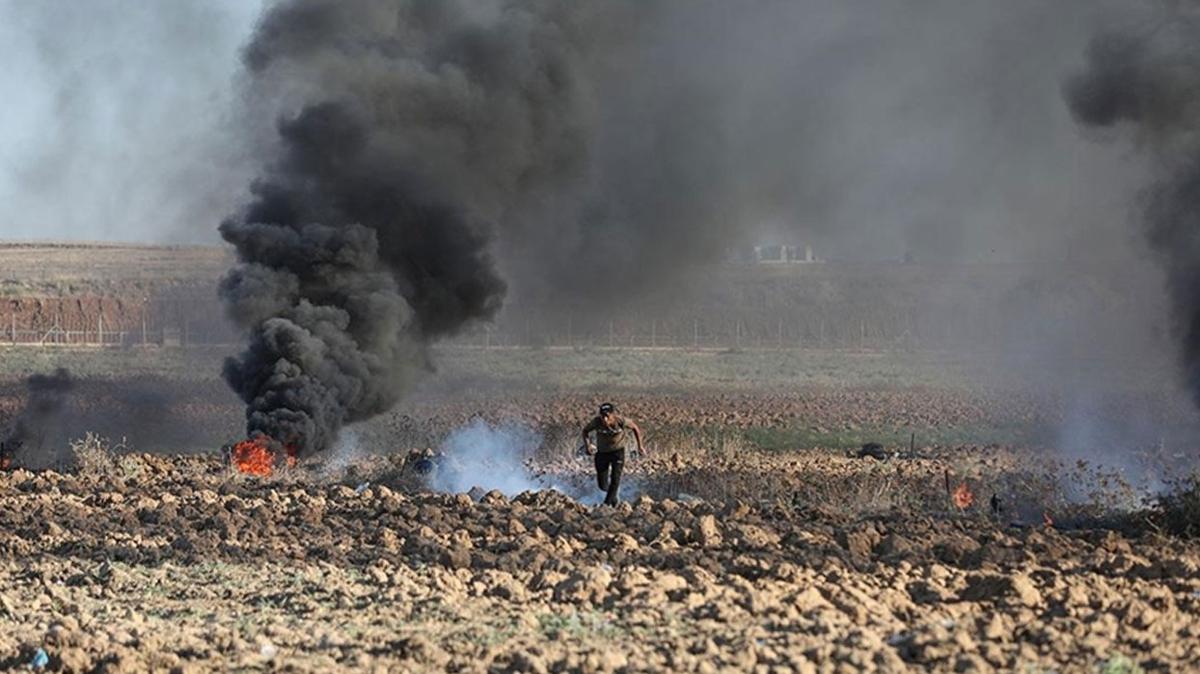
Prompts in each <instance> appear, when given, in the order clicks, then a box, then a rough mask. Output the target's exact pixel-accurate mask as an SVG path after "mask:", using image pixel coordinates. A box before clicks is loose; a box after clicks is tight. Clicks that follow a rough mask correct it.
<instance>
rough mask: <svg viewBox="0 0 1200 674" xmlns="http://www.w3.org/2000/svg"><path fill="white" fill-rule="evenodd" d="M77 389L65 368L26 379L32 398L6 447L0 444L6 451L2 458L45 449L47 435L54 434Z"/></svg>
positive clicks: (27, 402) (17, 421) (26, 403)
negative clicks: (73, 392)
mask: <svg viewBox="0 0 1200 674" xmlns="http://www.w3.org/2000/svg"><path fill="white" fill-rule="evenodd" d="M74 387H75V382H74V379H73V378H72V377H71V374H70V373H69V372H67V371H66V370H65V369H63V368H58V369H57V370H55V371H54V373H53V374H49V375H45V374H35V375H31V376H30V377H29V378H28V379H26V380H25V388H26V390H27V391H28V396H29V397H28V398H27V400H26V401H25V407H24V408H23V409H22V410H21V413H20V414H19V415H17V419H16V421H15V422H13V426H12V428H11V429H10V431H9V432H8V434H7V435H6V436H5V438H4V441H3V443H0V447H2V448H3V451H2V452H0V454H3V455H4V456H5V457H6V458H9V459H11V458H13V456H14V455H15V454H16V453H17V452H18V451H30V450H39V449H41V448H42V447H43V445H44V444H45V442H46V439H47V437H46V436H47V434H48V433H49V432H50V431H52V430H54V427H55V425H56V422H57V419H58V416H59V414H60V413H61V412H62V409H63V407H64V406H65V405H66V402H67V396H68V394H69V393H70V392H71V390H72V389H73V388H74Z"/></svg>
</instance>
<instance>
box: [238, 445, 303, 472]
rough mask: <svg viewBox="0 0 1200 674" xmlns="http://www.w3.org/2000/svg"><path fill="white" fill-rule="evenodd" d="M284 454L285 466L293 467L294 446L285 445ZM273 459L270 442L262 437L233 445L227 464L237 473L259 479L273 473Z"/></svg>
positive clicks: (294, 460)
mask: <svg viewBox="0 0 1200 674" xmlns="http://www.w3.org/2000/svg"><path fill="white" fill-rule="evenodd" d="M284 452H285V454H286V457H285V462H286V464H287V466H288V467H289V468H290V467H292V466H295V465H296V446H295V445H287V446H285V447H284ZM275 458H276V457H275V450H273V449H271V444H270V440H268V439H267V438H265V437H263V436H258V437H256V438H253V439H251V440H242V441H241V442H239V443H237V444H236V445H234V446H233V450H232V451H230V453H229V462H230V463H232V464H233V467H234V468H237V469H238V472H241V473H245V474H247V475H257V476H259V477H267V476H269V475H270V474H271V473H273V472H274V471H275Z"/></svg>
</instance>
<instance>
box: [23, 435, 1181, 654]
mask: <svg viewBox="0 0 1200 674" xmlns="http://www.w3.org/2000/svg"><path fill="white" fill-rule="evenodd" d="M962 451H966V450H962ZM973 451H976V452H979V454H980V455H979V456H978V457H977V458H979V459H980V461H979V463H978V465H979V466H991V467H992V468H980V469H979V470H977V471H976V472H974V473H970V474H969V475H968V474H967V473H962V474H961V477H969V479H970V481H971V484H973V485H974V486H975V488H976V489H977V490H981V489H983V488H984V487H985V486H986V485H988V484H990V483H993V482H994V481H995V480H998V479H999V478H998V477H997V476H998V475H999V474H1000V472H1001V471H1002V470H1003V469H1002V468H996V466H1002V465H1007V464H1010V463H1011V461H1010V460H1011V459H1012V458H1013V457H1014V456H1016V454H1015V453H1014V452H1013V451H1010V450H1005V449H1001V448H993V449H991V450H984V449H977V450H973ZM951 457H953V452H943V453H940V454H939V453H937V452H935V453H933V455H931V456H927V457H923V458H915V459H904V460H901V459H897V460H892V461H887V462H876V461H874V460H872V459H853V458H842V457H837V456H832V455H830V454H829V453H828V452H793V453H786V454H776V455H771V456H767V455H760V454H756V453H746V454H744V455H742V456H736V457H730V458H727V459H721V458H715V457H699V456H697V457H681V456H659V457H655V458H652V459H641V460H638V461H634V462H633V464H632V465H631V470H630V483H631V484H633V485H641V486H640V487H638V489H639V490H640V491H641V492H642V494H643V495H642V496H640V497H638V498H636V499H635V500H634V501H633V502H627V503H623V504H621V505H620V506H618V507H616V508H607V507H590V506H585V505H581V504H580V503H579V502H577V501H576V500H574V499H572V498H569V497H568V496H567V495H565V494H563V493H559V492H557V491H551V490H547V491H540V492H532V493H525V494H521V495H518V496H514V497H511V498H510V497H505V496H503V495H501V494H500V493H498V492H492V493H486V494H485V493H475V494H473V495H465V494H460V495H444V494H434V493H429V492H427V491H425V490H423V489H422V488H421V484H420V483H419V482H417V481H414V479H413V475H412V473H411V471H409V470H406V469H405V465H404V464H405V463H406V461H407V457H405V456H403V455H395V456H390V457H374V458H370V459H364V460H363V461H362V462H361V463H360V464H359V465H357V466H355V467H354V468H353V469H352V470H351V471H350V472H339V473H337V474H331V473H330V472H329V471H327V470H325V467H324V466H322V465H321V462H320V461H319V460H316V459H310V460H309V461H308V462H306V463H304V464H302V465H301V466H300V467H298V468H296V469H291V470H287V471H281V472H280V473H278V474H277V475H275V476H272V477H270V478H266V479H259V478H251V477H246V476H241V475H237V474H234V473H232V472H231V470H230V469H229V468H228V467H226V466H224V465H223V464H222V463H221V462H220V460H219V459H218V458H217V457H215V456H213V457H186V458H185V457H163V456H151V455H126V456H110V455H106V454H104V453H102V452H99V453H93V454H92V455H89V456H83V457H82V458H83V460H82V463H80V465H79V466H78V467H77V468H75V469H73V470H69V471H65V472H54V471H40V472H36V473H35V472H29V471H26V470H17V471H14V472H11V473H8V474H5V475H3V476H0V560H2V561H0V658H2V660H0V664H2V665H3V666H6V667H18V666H22V665H24V664H26V663H29V662H31V661H32V660H33V658H34V657H35V654H36V652H37V651H36V649H38V648H41V649H43V650H44V652H45V653H46V654H47V656H48V659H49V661H48V664H47V668H48V669H49V670H53V671H70V672H90V671H146V670H154V671H231V670H240V671H281V670H282V671H296V672H306V671H345V670H363V671H452V672H492V671H496V672H567V671H585V672H641V671H652V672H677V671H695V672H713V671H739V672H741V671H756V672H785V671H786V672H790V671H800V672H862V671H880V672H904V671H946V672H950V671H957V672H985V671H1037V672H1044V671H1059V672H1094V671H1097V669H1098V668H1099V667H1105V666H1108V667H1127V668H1126V669H1113V670H1105V671H1135V670H1133V669H1129V668H1128V667H1133V666H1134V664H1135V663H1139V664H1140V666H1141V667H1143V668H1145V669H1146V670H1151V671H1188V670H1192V669H1195V668H1197V667H1200V639H1198V638H1197V637H1200V548H1198V546H1197V545H1196V544H1195V543H1190V542H1186V541H1182V540H1178V539H1173V538H1170V537H1166V536H1161V535H1157V534H1155V533H1153V532H1152V531H1151V530H1149V529H1148V528H1147V527H1144V526H1142V527H1139V526H1136V525H1130V526H1122V525H1109V526H1100V525H1099V523H1098V521H1094V520H1086V519H1083V520H1079V521H1078V522H1077V523H1075V524H1073V525H1071V526H1070V528H1066V527H1063V528H1060V527H1062V525H1061V524H1059V525H1056V526H1047V525H1046V524H1045V523H1044V522H1042V521H1041V520H1040V518H1039V520H1038V521H1036V522H1032V523H1030V522H1020V521H1019V520H1020V518H1019V517H1016V515H1015V513H1013V512H1009V511H1008V510H1009V509H1008V508H1006V509H1005V510H1003V511H1002V512H1000V513H995V512H992V511H991V510H990V509H989V508H988V507H987V506H986V504H985V503H984V502H983V500H984V499H980V502H978V503H976V504H974V505H972V506H971V507H969V508H967V509H965V510H959V509H957V508H955V507H954V506H952V505H950V504H949V502H948V500H947V499H946V496H945V494H944V491H943V489H944V487H943V484H942V483H943V476H944V471H945V470H947V469H950V468H952V467H954V468H953V469H954V470H956V471H960V472H961V471H963V470H964V469H963V468H961V467H956V466H961V462H960V461H959V459H954V458H951ZM532 468H533V469H534V470H535V471H541V472H543V473H545V474H554V475H557V476H558V477H559V478H561V479H562V480H564V481H565V483H571V481H572V479H573V480H575V482H576V483H578V484H580V485H583V484H586V483H588V482H590V480H591V477H590V476H589V475H588V473H587V468H586V464H585V463H584V462H583V461H582V460H575V461H572V460H567V459H563V460H558V461H555V462H553V463H550V464H546V465H541V466H536V465H535V466H532ZM988 471H991V472H988ZM960 472H956V473H955V474H954V479H955V481H957V480H958V479H959V477H960ZM705 485H708V489H709V497H698V496H696V495H695V494H694V493H693V492H702V493H703V492H704V489H705V488H706V487H705ZM712 485H724V486H723V487H722V488H725V489H726V492H725V497H724V498H719V497H717V496H718V495H716V494H715V492H713V491H712V489H713V487H712ZM839 485H840V486H839ZM684 487H686V488H687V489H690V490H691V492H686V491H685V490H684ZM1006 493H1008V492H1006ZM981 495H982V492H981ZM871 498H874V499H875V501H874V502H873V505H871V507H867V505H864V504H862V503H861V502H862V501H864V500H869V499H871ZM855 503H859V504H860V506H862V507H859V508H854V507H852V506H853V505H854V504H855ZM1126 524H1128V523H1126Z"/></svg>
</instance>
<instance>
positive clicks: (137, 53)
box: [0, 0, 1147, 259]
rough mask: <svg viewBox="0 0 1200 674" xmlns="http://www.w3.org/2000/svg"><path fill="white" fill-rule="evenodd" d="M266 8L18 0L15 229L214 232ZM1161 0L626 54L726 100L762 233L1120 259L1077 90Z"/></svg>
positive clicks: (620, 114)
mask: <svg viewBox="0 0 1200 674" xmlns="http://www.w3.org/2000/svg"><path fill="white" fill-rule="evenodd" d="M264 1H265V0H264ZM263 4H264V2H263V1H260V0H169V1H162V2H158V1H146V0H88V1H87V2H80V1H78V0H0V60H2V61H3V62H4V64H5V67H4V68H0V90H2V91H4V92H5V101H4V104H3V106H0V238H4V239H8V238H54V239H102V240H126V241H147V242H216V241H217V240H218V237H217V235H216V225H217V223H218V222H219V221H220V220H221V219H222V218H223V217H224V216H226V215H227V214H229V213H230V212H231V211H232V210H233V208H234V207H235V206H236V205H237V204H239V203H241V202H243V201H244V200H245V190H246V186H247V185H248V183H249V181H250V179H251V178H252V176H253V175H254V168H255V164H254V162H253V161H252V159H251V157H250V153H249V152H248V151H246V150H245V149H244V148H245V146H246V145H245V143H244V141H243V140H241V139H244V137H245V136H244V132H245V129H246V128H247V124H246V121H247V120H246V119H245V117H246V116H247V115H246V113H245V110H246V108H244V107H242V106H240V105H239V101H238V98H237V94H236V93H235V92H237V91H239V89H238V85H237V83H238V77H239V73H240V70H241V64H240V51H239V48H240V47H241V46H242V45H244V44H245V42H246V40H247V39H248V37H249V36H250V34H251V31H252V28H253V26H254V23H255V20H256V18H257V17H258V15H259V13H260V10H261V8H262V7H263ZM664 4H667V3H664ZM680 7H682V8H683V10H684V11H679V9H678V8H680ZM1145 7H1147V4H1146V3H1141V2H1136V1H1135V0H1128V1H1125V2H1120V1H1115V0H1061V1H1056V2H1053V3H1051V2H1046V1H1045V0H1036V1H1034V0H1013V1H1012V2H1004V3H999V2H995V1H993V0H973V1H972V0H951V1H948V0H915V1H913V2H906V3H903V4H896V3H891V2H853V3H849V2H826V1H822V0H796V1H795V2H778V1H776V0H760V1H757V2H751V1H749V0H747V2H745V3H744V4H739V3H736V2H720V3H714V2H703V1H698V2H696V3H694V4H691V5H689V4H687V3H677V4H676V9H675V10H674V14H672V15H671V20H670V21H666V22H663V23H661V24H658V25H654V26H651V27H649V28H645V30H646V31H659V33H658V34H655V33H651V34H650V35H651V37H652V38H653V39H652V41H651V42H650V43H649V44H652V45H654V46H653V47H652V48H650V49H648V50H646V51H644V52H642V53H638V54H636V55H634V56H631V58H647V59H654V60H655V64H653V65H652V67H651V68H649V69H644V70H642V73H651V75H653V74H654V73H657V72H661V71H663V70H665V71H666V72H673V73H675V75H673V78H674V79H675V81H676V82H683V83H686V86H687V87H689V91H690V92H692V94H694V95H695V97H696V100H697V101H700V103H698V104H700V105H706V106H708V108H709V111H710V112H709V113H707V114H708V115H709V117H708V119H709V121H703V122H702V123H706V124H707V123H711V124H712V129H713V133H716V134H720V137H721V139H722V146H721V147H722V148H723V150H722V151H723V152H724V153H725V154H724V155H723V156H722V158H721V159H720V161H722V162H725V163H724V164H723V165H722V166H721V167H718V170H723V171H728V172H730V173H732V174H736V175H737V176H739V179H738V180H736V181H732V182H728V181H727V183H726V185H727V186H728V187H730V188H731V189H732V192H730V193H729V194H727V195H722V200H721V204H722V206H723V207H728V208H731V209H732V212H733V213H734V215H732V216H730V218H731V219H734V220H738V222H736V223H733V226H734V227H739V228H743V227H744V228H749V227H758V228H759V229H762V230H765V231H767V232H768V233H767V234H765V235H762V236H758V238H759V239H760V240H764V241H765V240H772V239H788V240H792V241H797V240H800V241H810V240H811V241H813V242H815V243H817V245H818V252H819V253H822V254H825V255H832V256H835V257H836V256H847V255H855V254H857V255H862V256H867V257H897V256H899V255H901V254H903V252H904V251H905V250H906V249H910V250H913V251H914V252H915V253H916V254H917V255H918V257H930V256H949V257H961V258H966V259H987V258H989V257H992V256H998V257H1001V258H1014V257H1015V258H1018V259H1023V258H1042V259H1046V258H1048V259H1060V258H1062V257H1064V256H1070V255H1077V254H1080V252H1081V251H1083V252H1084V253H1085V254H1086V253H1087V252H1088V251H1093V252H1096V254H1099V255H1103V254H1105V251H1107V250H1108V249H1110V248H1117V247H1119V245H1120V244H1121V243H1122V237H1123V236H1125V226H1126V224H1127V223H1126V220H1127V219H1128V218H1129V201H1130V199H1129V197H1130V196H1131V189H1132V186H1135V185H1138V184H1140V181H1138V180H1135V179H1133V177H1131V176H1130V173H1131V172H1132V171H1134V169H1133V168H1131V166H1132V161H1131V160H1130V159H1129V157H1130V156H1131V155H1130V153H1128V152H1127V151H1125V150H1123V149H1122V148H1120V147H1116V146H1114V145H1111V144H1110V145H1105V144H1096V143H1093V142H1090V140H1089V139H1087V138H1084V137H1083V133H1081V132H1080V130H1079V129H1078V127H1077V126H1076V125H1075V124H1074V123H1073V122H1072V120H1071V119H1070V115H1069V113H1068V111H1067V110H1066V109H1065V106H1064V105H1063V103H1062V98H1061V92H1060V85H1061V82H1062V79H1063V77H1064V76H1065V75H1066V74H1067V73H1068V72H1069V71H1070V70H1071V69H1072V68H1075V67H1078V65H1079V64H1080V63H1082V58H1083V48H1084V45H1085V44H1086V41H1087V39H1088V38H1089V37H1090V35H1092V34H1093V33H1094V31H1095V30H1096V29H1097V26H1098V25H1103V24H1105V23H1113V22H1117V23H1120V22H1128V21H1136V20H1137V19H1136V17H1133V18H1131V15H1130V12H1129V10H1130V9H1131V8H1145ZM1139 11H1140V10H1139ZM664 62H665V63H667V64H668V67H666V68H665V69H663V68H660V66H661V65H662V63H664ZM635 65H636V64H635ZM629 74H630V75H631V77H630V78H629V81H628V90H629V91H631V92H638V91H639V89H638V88H639V87H641V88H642V89H641V90H640V91H642V92H643V93H644V94H646V95H649V96H650V97H651V98H654V99H656V100H657V99H659V98H661V96H660V95H659V93H660V92H659V87H660V85H661V84H663V83H662V82H661V81H660V80H658V79H655V78H656V77H657V75H653V77H652V76H647V75H643V76H641V77H639V76H638V75H637V73H635V72H633V71H629ZM620 77H621V78H623V77H624V74H622V75H621V76H620ZM624 81H625V80H623V79H617V80H616V82H617V84H618V85H621V86H624V85H622V84H621V83H622V82H624ZM605 86H610V87H611V86H613V83H612V82H608V83H607V84H606V85H605ZM624 98H625V99H628V100H629V101H632V103H631V105H636V104H637V100H639V99H643V100H644V99H645V98H646V96H643V95H642V94H641V93H638V94H636V95H632V94H627V95H626V96H625V97H624ZM239 110H241V111H242V112H239ZM601 114H602V115H604V116H605V118H606V119H610V120H615V121H613V122H612V123H611V124H609V125H608V128H616V129H620V128H621V124H626V123H637V122H638V120H639V119H642V117H640V116H639V112H638V111H637V110H633V109H631V110H612V109H608V110H605V109H603V101H602V102H601ZM239 117H241V119H239ZM261 122H262V120H257V122H256V123H260V124H261ZM698 132H703V127H699V129H698ZM621 133H622V134H624V132H621ZM622 137H628V136H627V135H623V136H622ZM240 138H241V139H240ZM597 156H599V157H600V161H605V160H606V159H605V155H603V154H598V155H597ZM704 159H705V160H710V159H712V158H711V157H705V158H704ZM723 217H724V216H723Z"/></svg>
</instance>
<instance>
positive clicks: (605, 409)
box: [600, 403, 617, 416]
mask: <svg viewBox="0 0 1200 674" xmlns="http://www.w3.org/2000/svg"><path fill="white" fill-rule="evenodd" d="M616 409H617V408H615V407H613V404H612V403H604V404H602V405H600V416H604V415H605V414H612V413H613V412H615V411H616Z"/></svg>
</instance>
